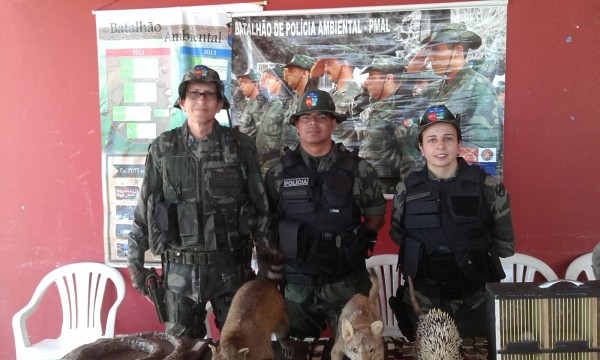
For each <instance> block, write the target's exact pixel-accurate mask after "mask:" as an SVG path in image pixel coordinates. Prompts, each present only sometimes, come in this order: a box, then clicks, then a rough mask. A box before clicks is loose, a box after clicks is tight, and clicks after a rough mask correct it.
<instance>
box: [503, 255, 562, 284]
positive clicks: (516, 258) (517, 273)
mask: <svg viewBox="0 0 600 360" xmlns="http://www.w3.org/2000/svg"><path fill="white" fill-rule="evenodd" d="M500 261H501V262H502V268H503V269H504V272H505V273H506V277H505V278H504V279H503V280H502V282H507V283H511V282H533V281H534V279H535V274H536V273H540V274H541V275H542V276H543V277H544V278H545V279H546V281H552V280H556V279H558V276H557V275H556V273H555V272H554V270H552V269H551V268H550V266H548V264H546V263H545V262H543V261H542V260H540V259H538V258H535V257H533V256H530V255H525V254H521V253H516V254H514V255H513V256H510V257H507V258H500Z"/></svg>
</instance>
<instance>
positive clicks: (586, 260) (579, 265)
mask: <svg viewBox="0 0 600 360" xmlns="http://www.w3.org/2000/svg"><path fill="white" fill-rule="evenodd" d="M581 273H584V274H585V276H586V277H587V280H596V276H594V270H593V269H592V253H591V252H590V253H587V254H583V255H581V256H579V257H578V258H577V259H575V260H573V262H572V263H571V264H569V267H568V268H567V272H565V279H567V280H577V279H578V278H579V275H580V274H581Z"/></svg>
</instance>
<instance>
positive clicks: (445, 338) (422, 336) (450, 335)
mask: <svg viewBox="0 0 600 360" xmlns="http://www.w3.org/2000/svg"><path fill="white" fill-rule="evenodd" d="M408 287H409V289H410V299H411V302H412V305H413V310H414V312H415V314H416V315H417V316H418V317H419V322H418V324H417V331H416V337H415V342H414V347H413V349H414V352H415V359H417V360H439V359H444V360H458V359H462V357H461V355H460V344H461V339H460V335H459V333H458V327H456V323H455V322H454V319H452V317H451V316H450V315H449V314H448V313H446V312H444V311H442V310H440V309H432V310H431V311H429V312H428V313H427V314H425V313H423V311H421V308H420V306H419V303H418V302H417V298H416V296H415V289H414V287H413V283H412V279H411V278H410V276H409V277H408Z"/></svg>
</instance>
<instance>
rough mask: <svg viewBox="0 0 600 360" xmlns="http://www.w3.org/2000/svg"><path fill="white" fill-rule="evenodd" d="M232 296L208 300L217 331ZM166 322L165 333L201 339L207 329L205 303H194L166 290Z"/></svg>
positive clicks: (223, 319) (225, 314)
mask: <svg viewBox="0 0 600 360" xmlns="http://www.w3.org/2000/svg"><path fill="white" fill-rule="evenodd" d="M232 299H233V297H232V296H223V297H219V298H216V299H211V300H209V301H210V303H211V306H212V308H213V312H214V314H215V325H216V326H217V328H218V329H219V330H221V329H222V328H223V324H225V318H226V317H227V313H228V312H229V307H230V306H231V300H232ZM165 303H166V307H167V316H168V320H167V321H166V324H165V325H166V329H165V332H166V333H167V334H169V335H173V336H176V337H182V338H193V339H203V338H204V337H205V336H206V333H207V329H206V325H205V323H204V321H205V320H206V316H207V313H206V302H196V301H194V300H192V299H190V298H188V297H186V296H182V295H180V294H177V293H175V292H173V291H170V290H167V291H166V294H165Z"/></svg>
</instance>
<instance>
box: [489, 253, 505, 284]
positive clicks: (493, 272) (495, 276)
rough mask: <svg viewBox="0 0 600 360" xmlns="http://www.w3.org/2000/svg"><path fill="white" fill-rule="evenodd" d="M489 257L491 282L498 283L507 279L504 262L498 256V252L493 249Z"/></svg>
mask: <svg viewBox="0 0 600 360" xmlns="http://www.w3.org/2000/svg"><path fill="white" fill-rule="evenodd" d="M487 256H488V265H489V268H490V278H489V282H498V281H500V280H502V279H504V278H505V277H506V273H505V272H504V268H503V267H502V261H500V257H499V256H498V255H496V252H495V251H494V250H492V249H490V250H489V251H488V253H487Z"/></svg>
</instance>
